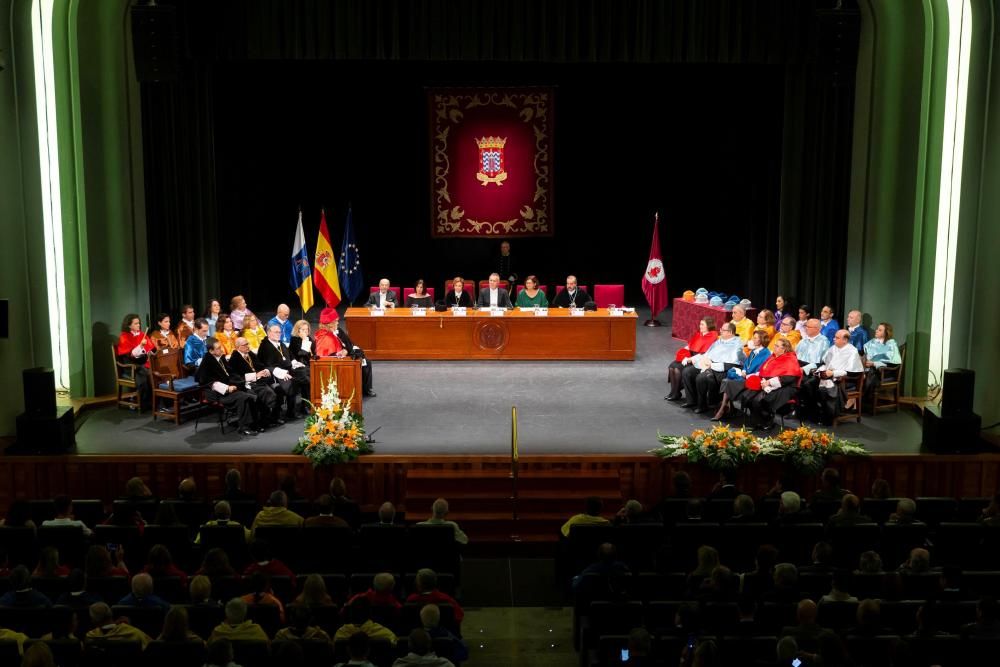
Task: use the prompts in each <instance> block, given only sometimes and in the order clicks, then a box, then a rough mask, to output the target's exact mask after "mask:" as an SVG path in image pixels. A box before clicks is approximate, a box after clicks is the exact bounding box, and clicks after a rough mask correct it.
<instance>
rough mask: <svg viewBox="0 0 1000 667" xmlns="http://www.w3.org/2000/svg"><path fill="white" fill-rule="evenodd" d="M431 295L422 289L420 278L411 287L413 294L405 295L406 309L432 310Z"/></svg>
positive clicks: (422, 283) (422, 282)
mask: <svg viewBox="0 0 1000 667" xmlns="http://www.w3.org/2000/svg"><path fill="white" fill-rule="evenodd" d="M433 306H434V304H433V303H432V302H431V295H430V294H428V293H427V290H426V289H424V281H423V279H422V278H421V279H420V280H418V281H417V283H416V284H415V285H414V286H413V293H412V294H407V295H406V307H407V308H432V307H433Z"/></svg>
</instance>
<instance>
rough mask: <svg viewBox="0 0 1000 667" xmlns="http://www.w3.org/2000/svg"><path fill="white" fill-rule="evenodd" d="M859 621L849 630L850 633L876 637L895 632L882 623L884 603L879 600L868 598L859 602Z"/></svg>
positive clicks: (858, 635) (857, 635)
mask: <svg viewBox="0 0 1000 667" xmlns="http://www.w3.org/2000/svg"><path fill="white" fill-rule="evenodd" d="M857 621H858V624H857V625H856V626H854V627H853V628H851V629H850V630H848V631H847V634H848V635H854V636H856V637H876V636H878V635H891V634H895V633H894V632H893V631H892V630H891V629H889V628H886V627H885V626H883V625H882V603H881V602H880V601H878V600H872V599H866V600H862V601H861V602H859V603H858V612H857Z"/></svg>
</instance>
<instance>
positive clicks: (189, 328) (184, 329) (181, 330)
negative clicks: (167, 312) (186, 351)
mask: <svg viewBox="0 0 1000 667" xmlns="http://www.w3.org/2000/svg"><path fill="white" fill-rule="evenodd" d="M195 322H196V320H195V316H194V306H192V305H191V304H189V303H186V304H184V305H183V306H181V321H180V322H178V323H177V329H176V331H177V343H178V344H179V345H180V346H181V347H184V343H186V342H187V339H188V336H190V335H191V334H192V333H193V332H194V323H195Z"/></svg>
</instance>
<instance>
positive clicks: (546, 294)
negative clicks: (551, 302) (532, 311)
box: [514, 285, 549, 298]
mask: <svg viewBox="0 0 1000 667" xmlns="http://www.w3.org/2000/svg"><path fill="white" fill-rule="evenodd" d="M523 289H524V285H518V286H517V291H516V292H514V298H517V295H518V294H520V293H521V290H523ZM538 289H540V290H542V294H544V295H545V296H546V297H547V296H548V295H549V288H548V287H547V286H546V285H539V286H538Z"/></svg>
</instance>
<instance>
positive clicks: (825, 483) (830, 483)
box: [809, 468, 850, 508]
mask: <svg viewBox="0 0 1000 667" xmlns="http://www.w3.org/2000/svg"><path fill="white" fill-rule="evenodd" d="M848 493H850V491H847V490H846V489H844V488H843V487H842V486H841V485H840V473H839V472H838V471H837V469H836V468H825V469H824V470H823V473H822V475H820V488H818V489H816V493H814V494H813V497H812V500H810V502H809V504H810V506H811V507H812V508H816V507H817V506H818V505H822V504H833V503H839V502H840V501H841V500H843V499H844V496H845V495H847V494H848Z"/></svg>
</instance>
